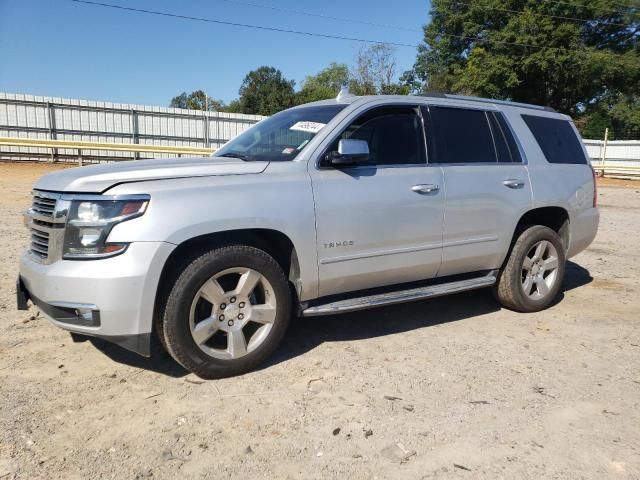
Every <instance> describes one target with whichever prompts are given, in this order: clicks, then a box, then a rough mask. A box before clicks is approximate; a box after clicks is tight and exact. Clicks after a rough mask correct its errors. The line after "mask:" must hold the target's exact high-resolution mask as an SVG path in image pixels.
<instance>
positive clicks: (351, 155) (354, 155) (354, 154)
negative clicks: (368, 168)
mask: <svg viewBox="0 0 640 480" xmlns="http://www.w3.org/2000/svg"><path fill="white" fill-rule="evenodd" d="M327 157H328V158H327V160H328V161H329V164H330V165H332V166H334V167H345V166H349V165H356V164H358V163H364V162H367V161H368V160H369V144H368V143H367V142H366V141H365V140H355V139H351V138H343V139H341V140H340V141H339V142H338V151H337V152H329V154H328V155H327Z"/></svg>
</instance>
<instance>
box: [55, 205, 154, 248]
mask: <svg viewBox="0 0 640 480" xmlns="http://www.w3.org/2000/svg"><path fill="white" fill-rule="evenodd" d="M148 204H149V196H148V195H129V196H127V197H122V198H117V197H113V198H109V197H104V198H99V197H98V198H89V197H87V198H79V199H74V200H72V201H71V203H70V205H69V210H68V214H67V226H66V229H65V235H64V248H63V252H62V258H64V259H67V260H74V259H89V258H105V257H111V256H113V255H118V254H119V253H122V252H124V251H125V250H126V248H127V246H128V244H127V243H107V237H108V236H109V233H110V232H111V229H112V228H113V227H114V226H115V225H117V224H118V223H121V222H124V221H127V220H131V219H132V218H136V217H139V216H140V215H143V214H144V212H145V210H146V208H147V205H148Z"/></svg>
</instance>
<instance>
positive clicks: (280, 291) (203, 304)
mask: <svg viewBox="0 0 640 480" xmlns="http://www.w3.org/2000/svg"><path fill="white" fill-rule="evenodd" d="M290 317H291V294H290V290H289V284H288V282H287V279H286V277H285V275H284V272H283V271H282V268H280V265H278V263H277V262H276V261H275V260H274V259H273V258H272V257H271V256H270V255H268V254H267V253H265V252H264V251H262V250H259V249H257V248H254V247H249V246H244V245H233V246H227V247H222V248H216V249H213V250H211V251H209V252H207V253H205V254H204V255H202V256H200V257H199V258H197V259H195V260H194V261H193V262H191V263H190V264H189V265H188V266H187V267H186V268H185V269H184V271H183V272H182V274H181V275H180V277H179V278H178V280H177V281H176V283H175V285H174V286H173V288H172V289H171V293H170V294H169V298H168V300H167V304H166V307H165V310H164V315H163V320H162V329H163V333H164V338H165V341H166V347H167V350H168V352H169V354H170V355H171V356H172V357H173V358H174V359H175V360H176V361H177V362H178V363H180V364H181V365H182V366H183V367H184V368H185V369H187V370H189V371H191V372H193V373H195V374H196V375H198V376H200V377H202V378H222V377H228V376H233V375H239V374H242V373H245V372H248V371H250V370H254V369H255V368H256V367H257V366H259V365H260V364H261V363H262V362H264V361H265V360H266V359H267V357H269V355H271V354H272V353H273V351H274V350H275V349H276V348H277V346H278V345H279V344H280V342H281V340H282V338H283V337H284V334H285V332H286V330H287V327H288V325H289V320H290Z"/></svg>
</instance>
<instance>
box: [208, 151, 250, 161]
mask: <svg viewBox="0 0 640 480" xmlns="http://www.w3.org/2000/svg"><path fill="white" fill-rule="evenodd" d="M216 156H217V157H227V158H239V159H240V160H244V161H245V162H248V161H250V157H249V156H248V155H242V154H241V153H234V152H229V153H225V154H223V155H216Z"/></svg>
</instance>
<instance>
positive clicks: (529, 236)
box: [495, 225, 566, 312]
mask: <svg viewBox="0 0 640 480" xmlns="http://www.w3.org/2000/svg"><path fill="white" fill-rule="evenodd" d="M565 261H566V259H565V252H564V247H563V246H562V242H561V240H560V237H559V236H558V234H557V233H556V232H554V231H553V230H551V229H550V228H548V227H544V226H542V225H535V226H532V227H529V228H527V229H526V230H524V231H523V232H522V233H521V234H520V236H519V237H518V239H517V240H516V242H515V244H514V245H513V248H512V249H511V254H510V256H509V258H508V259H507V262H506V264H505V266H504V268H503V269H502V271H501V272H500V276H499V277H498V282H497V284H496V286H495V294H496V297H497V298H498V300H499V301H500V303H501V304H502V305H503V306H505V307H507V308H510V309H512V310H516V311H520V312H537V311H539V310H544V309H545V308H547V307H548V306H549V305H550V304H551V303H552V302H553V301H554V299H555V298H556V296H557V295H558V292H559V291H560V286H561V284H562V279H563V278H564V269H565Z"/></svg>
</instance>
